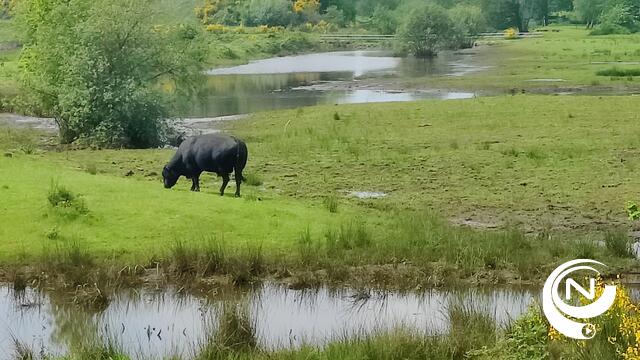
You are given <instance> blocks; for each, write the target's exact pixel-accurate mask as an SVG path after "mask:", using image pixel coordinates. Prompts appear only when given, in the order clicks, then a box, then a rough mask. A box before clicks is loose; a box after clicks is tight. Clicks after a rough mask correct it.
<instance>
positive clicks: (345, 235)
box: [325, 221, 372, 253]
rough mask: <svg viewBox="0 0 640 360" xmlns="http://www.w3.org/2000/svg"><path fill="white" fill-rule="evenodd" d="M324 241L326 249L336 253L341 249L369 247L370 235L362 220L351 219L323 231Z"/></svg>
mask: <svg viewBox="0 0 640 360" xmlns="http://www.w3.org/2000/svg"><path fill="white" fill-rule="evenodd" d="M325 241H326V247H327V251H328V252H329V253H336V252H339V251H341V250H351V249H357V248H366V247H369V245H371V242H372V236H371V233H370V232H369V230H368V229H367V227H366V225H365V224H364V223H363V222H360V221H352V222H349V223H346V224H342V225H340V228H338V229H337V230H334V229H328V230H327V231H326V232H325Z"/></svg>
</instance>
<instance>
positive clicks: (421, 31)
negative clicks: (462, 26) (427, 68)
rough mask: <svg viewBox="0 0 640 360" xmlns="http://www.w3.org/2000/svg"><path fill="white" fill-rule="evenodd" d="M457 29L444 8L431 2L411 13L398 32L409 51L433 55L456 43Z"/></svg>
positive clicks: (400, 40) (420, 54)
mask: <svg viewBox="0 0 640 360" xmlns="http://www.w3.org/2000/svg"><path fill="white" fill-rule="evenodd" d="M456 30H457V29H456V28H455V26H454V23H453V21H452V20H451V18H450V17H449V15H448V14H447V12H446V11H445V9H444V8H442V7H440V6H438V5H431V4H429V5H425V6H422V7H420V8H418V9H416V10H415V11H414V12H413V13H412V14H411V15H409V17H408V19H407V20H406V22H405V23H404V24H403V25H402V26H401V28H400V30H399V32H398V40H399V42H400V47H401V48H402V49H404V50H406V51H407V52H409V53H411V54H413V55H415V56H417V57H432V56H435V55H437V54H438V52H439V51H440V50H444V49H448V48H451V47H452V46H453V45H454V39H455V37H456V33H455V32H456Z"/></svg>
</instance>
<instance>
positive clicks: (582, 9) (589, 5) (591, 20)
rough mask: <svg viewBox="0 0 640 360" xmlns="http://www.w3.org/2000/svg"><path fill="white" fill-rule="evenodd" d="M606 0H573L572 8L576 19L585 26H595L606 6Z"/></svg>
mask: <svg viewBox="0 0 640 360" xmlns="http://www.w3.org/2000/svg"><path fill="white" fill-rule="evenodd" d="M606 3H607V1H606V0H573V9H574V12H575V14H576V17H577V19H578V20H579V21H580V22H582V23H583V24H586V25H587V28H592V27H594V26H595V24H596V22H597V21H598V18H599V17H600V14H602V11H603V9H604V7H605V6H606Z"/></svg>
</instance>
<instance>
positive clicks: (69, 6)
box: [16, 0, 206, 147]
mask: <svg viewBox="0 0 640 360" xmlns="http://www.w3.org/2000/svg"><path fill="white" fill-rule="evenodd" d="M153 5H154V3H153V2H152V1H150V0H24V1H21V2H20V5H19V6H18V9H17V19H16V20H17V22H18V25H19V28H21V29H22V31H21V33H22V34H23V36H24V39H23V44H24V47H23V50H22V54H21V58H20V65H21V80H22V84H23V85H24V87H25V90H26V93H28V94H30V97H29V100H30V101H32V102H33V103H34V104H35V105H36V107H37V108H39V109H40V110H41V111H42V112H43V113H44V114H45V115H48V116H51V117H53V118H54V119H55V120H56V122H57V123H58V126H59V129H60V139H61V141H62V142H63V143H71V142H73V141H76V140H83V141H87V142H92V143H97V144H99V145H102V146H126V147H151V146H157V145H159V144H160V143H161V141H162V137H163V133H164V130H165V129H166V126H165V125H166V124H165V122H166V119H168V118H169V117H171V116H172V115H173V113H174V111H176V110H177V109H178V107H177V103H178V102H177V101H176V100H177V99H178V98H182V97H187V96H190V95H191V94H193V92H194V90H195V85H196V84H197V79H199V78H200V77H201V75H200V74H201V71H202V64H203V62H204V60H205V57H206V51H205V49H204V48H203V47H202V46H201V45H200V43H201V42H202V40H200V39H199V30H198V27H196V26H190V25H184V24H170V23H164V24H163V23H161V22H159V21H160V20H159V19H160V17H159V16H156V13H155V12H154V11H155V10H154V6H153Z"/></svg>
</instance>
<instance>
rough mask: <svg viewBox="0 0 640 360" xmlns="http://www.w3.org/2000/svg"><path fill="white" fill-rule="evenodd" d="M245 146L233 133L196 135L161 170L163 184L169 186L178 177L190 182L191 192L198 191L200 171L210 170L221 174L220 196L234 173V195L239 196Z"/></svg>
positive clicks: (245, 159)
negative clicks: (191, 183) (183, 177)
mask: <svg viewBox="0 0 640 360" xmlns="http://www.w3.org/2000/svg"><path fill="white" fill-rule="evenodd" d="M247 157H248V151H247V145H246V144H245V143H244V141H242V140H239V139H236V138H235V137H233V136H227V135H222V134H209V135H200V136H194V137H191V138H188V139H187V140H185V141H183V142H182V144H180V147H179V148H178V151H177V152H176V154H175V155H174V156H173V159H171V161H170V162H169V163H168V164H167V166H165V167H164V169H163V170H162V177H163V178H164V187H165V188H167V189H170V188H172V187H173V186H174V185H175V184H176V182H178V179H179V178H180V176H185V177H186V178H187V179H191V181H193V185H192V186H191V191H200V174H202V173H203V172H205V171H206V172H212V173H216V174H218V176H222V187H221V188H220V195H223V196H224V190H225V189H226V188H227V184H228V183H229V175H230V174H231V173H232V172H235V175H236V197H240V183H241V182H242V181H243V180H244V177H243V176H242V170H244V167H245V166H246V165H247Z"/></svg>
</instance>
